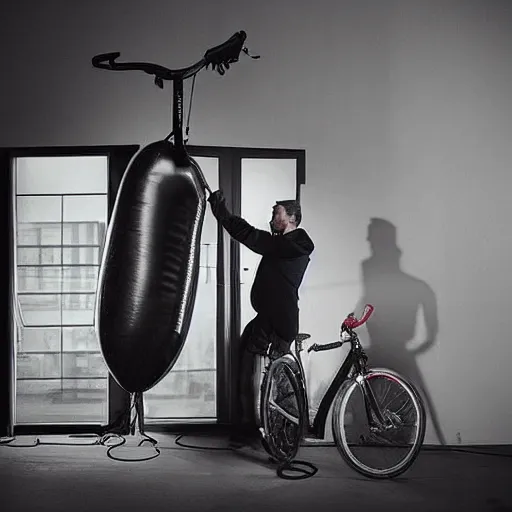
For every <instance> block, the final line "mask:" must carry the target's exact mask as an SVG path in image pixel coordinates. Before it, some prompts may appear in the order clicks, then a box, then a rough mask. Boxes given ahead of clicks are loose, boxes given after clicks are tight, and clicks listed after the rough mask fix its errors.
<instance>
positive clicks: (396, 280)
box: [361, 218, 445, 445]
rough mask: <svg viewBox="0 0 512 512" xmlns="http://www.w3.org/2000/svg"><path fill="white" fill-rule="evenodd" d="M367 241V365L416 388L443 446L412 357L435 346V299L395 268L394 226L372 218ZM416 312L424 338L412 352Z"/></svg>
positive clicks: (364, 269)
mask: <svg viewBox="0 0 512 512" xmlns="http://www.w3.org/2000/svg"><path fill="white" fill-rule="evenodd" d="M367 240H368V242H369V244H370V249H371V256H370V257H369V258H368V259H366V260H364V261H363V262H362V263H361V270H362V279H363V297H362V300H361V302H362V303H366V304H372V305H373V306H375V311H374V313H373V315H372V317H371V318H370V320H369V321H368V323H367V328H368V335H369V339H370V346H369V348H368V349H366V351H367V354H368V358H369V365H370V366H371V367H385V368H389V369H390V370H394V371H396V372H398V373H399V374H401V375H403V376H404V377H405V378H406V379H407V380H410V381H411V382H412V383H413V384H414V385H415V386H416V387H417V388H418V391H419V392H420V393H421V395H422V396H423V398H424V401H425V406H426V409H427V414H429V413H430V417H431V419H432V424H433V427H434V429H435V432H436V435H437V437H438V439H439V442H440V443H441V444H443V445H444V444H445V439H444V435H443V433H442V430H441V427H440V425H439V421H438V417H437V414H436V411H435V408H434V405H433V403H432V400H431V398H430V395H429V393H428V390H427V389H426V386H425V382H424V379H423V376H422V374H421V372H420V369H419V366H418V363H417V357H418V356H419V355H420V354H423V353H425V352H426V351H427V350H429V349H430V348H431V347H432V345H433V344H434V343H435V341H436V337H437V333H438V318H437V300H436V296H435V294H434V292H433V290H432V289H431V288H430V286H429V285H428V284H427V283H425V282H424V281H421V280H420V279H417V278H415V277H413V276H411V275H408V274H406V273H405V272H403V271H402V270H401V269H400V257H401V255H402V251H401V250H400V249H399V248H398V246H397V243H396V227H395V226H394V225H393V224H392V223H391V222H389V221H387V220H385V219H379V218H372V219H371V220H370V224H369V226H368V237H367ZM420 308H421V309H422V310H423V316H424V319H425V328H426V339H425V340H424V341H423V342H422V343H421V344H420V345H417V346H416V347H415V348H410V347H409V346H408V345H409V344H410V343H411V341H412V340H413V339H414V336H415V333H416V319H417V315H418V312H419V310H420Z"/></svg>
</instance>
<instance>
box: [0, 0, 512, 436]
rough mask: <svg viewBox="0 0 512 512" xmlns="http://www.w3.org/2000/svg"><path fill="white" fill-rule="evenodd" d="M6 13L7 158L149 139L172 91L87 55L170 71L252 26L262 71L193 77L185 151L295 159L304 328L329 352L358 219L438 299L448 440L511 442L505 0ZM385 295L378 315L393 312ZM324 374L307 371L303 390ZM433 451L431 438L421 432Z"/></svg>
mask: <svg viewBox="0 0 512 512" xmlns="http://www.w3.org/2000/svg"><path fill="white" fill-rule="evenodd" d="M4 9H6V8H4ZM7 10H8V11H9V12H8V13H7V16H8V22H7V23H5V24H4V26H3V31H2V34H1V35H0V38H1V39H2V40H1V43H2V44H0V52H1V55H0V56H1V57H2V63H3V64H2V66H3V72H4V73H5V74H4V77H5V78H4V79H3V80H2V82H1V85H0V87H1V88H2V91H1V96H0V102H1V103H0V105H1V115H2V123H1V124H0V145H5V146H18V145H23V146H25V145H72V144H77V145H80V144H128V143H141V144H144V143H146V142H149V141H150V140H153V139H156V138H161V137H163V136H165V135H166V134H167V133H168V131H169V120H170V113H169V99H170V89H168V90H165V91H163V92H162V91H161V90H159V89H158V88H156V87H155V86H154V85H153V84H152V80H151V77H149V76H147V75H144V74H143V73H139V74H137V73H135V72H131V73H113V72H106V71H100V70H96V69H93V68H92V67H91V64H90V60H91V57H92V56H93V55H95V54H97V53H102V52H108V51H120V52H121V56H122V58H123V59H126V60H151V61H155V62H159V63H162V64H168V65H173V66H182V65H186V64H188V63H189V62H191V61H194V60H195V59H196V57H198V56H200V55H202V53H203V52H204V50H205V49H206V48H208V47H210V46H212V45H215V44H217V43H219V42H221V41H223V40H224V39H227V38H228V37H229V36H231V35H232V33H233V32H235V31H237V30H240V29H243V30H246V31H247V33H248V36H249V37H248V40H247V44H248V46H249V48H250V49H252V50H253V51H254V52H256V53H260V54H261V55H262V58H261V60H259V61H252V60H249V59H247V58H242V59H241V62H240V63H239V64H237V65H236V66H234V67H233V68H232V69H231V70H230V71H229V72H228V73H227V74H226V75H225V76H224V77H218V76H216V75H213V74H211V73H203V74H201V75H200V76H199V78H198V81H197V83H196V96H195V98H194V105H193V113H192V128H191V143H193V144H199V145H201V144H205V145H206V144H208V145H233V146H236V145H243V146H259V147H282V148H284V147H290V148H305V149H306V150H307V185H306V187H305V189H304V191H303V207H304V215H305V219H304V227H306V228H307V229H308V230H309V232H310V234H311V236H312V237H313V239H314V240H315V242H316V247H317V249H316V252H315V254H314V259H313V261H312V264H311V267H310V270H309V272H308V275H307V278H306V282H305V284H304V289H303V293H302V299H303V300H302V307H301V311H302V329H303V330H306V331H308V332H310V333H312V334H313V335H314V337H315V338H316V339H317V340H318V341H322V340H325V341H329V340H332V339H333V338H335V337H336V336H337V333H338V328H339V323H340V321H341V319H342V317H343V315H344V314H345V313H347V312H349V311H350V310H351V309H352V308H353V306H354V304H355V302H356V301H357V300H358V299H359V298H360V293H361V285H360V264H361V261H362V260H363V259H365V258H367V257H368V255H369V250H368V244H367V242H366V229H367V225H368V222H369V219H370V217H380V218H384V219H387V220H388V221H390V222H392V223H393V224H394V225H395V226H396V227H397V243H398V246H399V247H400V249H401V250H402V261H401V263H402V269H403V270H404V271H405V272H407V273H409V274H411V275H412V276H415V277H417V278H419V279H421V280H423V281H424V282H426V283H427V284H428V285H429V286H430V287H431V289H432V290H433V292H434V293H435V297H436V299H437V306H438V317H439V334H438V336H437V340H436V343H435V344H434V346H433V347H432V348H431V349H430V350H429V351H427V352H426V353H424V354H422V355H421V356H418V358H417V363H418V365H419V370H420V371H421V373H422V374H423V376H424V380H425V386H426V387H427V388H428V391H429V393H430V395H431V397H432V401H433V403H434V404H435V408H436V410H437V413H438V415H439V420H440V423H441V426H442V429H443V431H444V435H445V437H446V441H447V442H448V443H455V442H456V440H457V433H460V436H461V440H462V443H510V442H512V407H511V402H510V398H509V396H510V389H511V388H512V377H511V372H510V369H509V361H510V360H511V356H512V343H511V335H510V332H512V315H510V312H509V310H510V290H511V289H512V286H511V285H512V272H510V264H509V262H510V261H511V259H512V258H511V252H512V231H511V229H510V227H509V225H508V223H509V220H510V218H511V213H512V201H510V197H509V196H510V193H511V184H512V177H511V175H510V166H511V162H512V144H511V141H512V137H511V134H512V83H511V82H512V55H511V54H512V3H511V2H507V1H492V0H485V1H484V0H481V1H476V0H473V1H471V0H467V1H462V0H460V1H459V0H431V1H419V0H403V1H398V0H396V1H382V0H374V1H369V0H353V1H343V0H332V1H329V0H318V1H317V2H297V1H292V0H286V1H283V0H258V1H257V2H256V1H253V2H247V1H244V0H236V1H235V0H218V1H215V2H207V1H204V2H199V1H198V0H189V1H187V2H185V3H184V2H174V1H170V0H168V1H163V0H159V1H149V0H148V1H147V2H135V1H132V2H130V3H129V2H121V1H117V2H114V1H102V2H99V1H88V2H81V3H78V2H64V1H62V0H61V1H48V2H37V3H36V2H27V1H25V0H20V1H18V2H17V3H14V2H12V3H10V5H9V7H7ZM404 282H405V281H404ZM407 282H409V281H407ZM390 286H391V285H390ZM404 286H405V285H404ZM419 286H420V287H421V284H420V285H419ZM413 288H414V287H413ZM397 290H400V286H398V285H397V286H395V288H388V292H387V293H384V294H383V295H382V296H381V298H380V299H379V300H380V301H381V303H382V304H384V306H385V307H381V309H380V310H381V311H383V310H386V308H388V309H387V310H388V311H391V312H392V314H393V315H397V316H400V314H401V311H400V307H404V300H403V296H402V294H399V293H397ZM411 293H414V290H413V292H411ZM319 304H321V306H319ZM405 305H406V304H405ZM404 311H405V310H404ZM403 315H406V313H405V312H404V313H403ZM319 317H321V321H319ZM404 317H405V316H404ZM388 327H389V326H388ZM395 327H396V326H395ZM391 328H392V327H389V329H391ZM383 330H384V331H385V328H384V329H383ZM384 334H386V333H384ZM387 334H389V332H388V333H387ZM422 336H423V333H422V328H418V333H417V335H416V338H417V340H416V342H419V341H421V339H420V338H421V337H422ZM378 341H379V340H373V342H374V343H377V342H378ZM367 342H368V343H369V340H367ZM390 352H392V351H391V350H390V351H388V353H390ZM403 353H404V349H402V355H403ZM333 359H334V358H333V357H332V354H329V355H327V354H322V355H321V354H318V355H317V356H315V361H316V363H315V364H316V366H315V368H316V370H317V377H316V378H315V379H314V381H313V382H312V384H313V388H314V389H313V391H315V390H317V389H319V386H320V385H321V381H322V380H328V379H329V377H330V375H331V373H332V370H333V369H334V366H335V365H334V362H333ZM402 362H403V361H402ZM406 364H409V365H410V364H411V361H409V362H408V363H407V361H406ZM318 372H320V373H321V375H318ZM427 441H430V442H437V438H436V436H435V433H434V432H433V429H432V428H430V425H429V431H428V434H427Z"/></svg>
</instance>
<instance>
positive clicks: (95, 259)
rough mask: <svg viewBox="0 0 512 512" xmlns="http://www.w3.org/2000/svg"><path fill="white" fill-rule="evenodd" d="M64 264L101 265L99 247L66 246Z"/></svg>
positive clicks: (63, 254) (63, 256)
mask: <svg viewBox="0 0 512 512" xmlns="http://www.w3.org/2000/svg"><path fill="white" fill-rule="evenodd" d="M62 263H63V264H64V265H99V263H100V249H99V247H92V246H91V247H64V248H63V249H62Z"/></svg>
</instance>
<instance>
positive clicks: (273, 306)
mask: <svg viewBox="0 0 512 512" xmlns="http://www.w3.org/2000/svg"><path fill="white" fill-rule="evenodd" d="M208 201H209V202H210V204H211V208H212V212H213V215H214V216H215V217H216V218H217V220H218V221H219V222H220V223H221V224H222V226H223V227H224V228H225V229H226V231H227V232H228V233H229V234H230V235H231V237H232V238H233V239H234V240H236V241H238V242H240V243H242V244H244V245H245V246H246V247H248V248H249V249H251V250H252V251H254V252H256V253H257V254H261V256H262V259H261V261H260V264H259V266H258V270H257V272H256V277H255V279H254V283H253V286H252V289H251V305H252V307H253V309H254V310H255V311H256V313H257V314H256V317H255V318H253V319H252V320H251V321H250V322H249V323H248V324H247V326H246V327H245V329H244V332H243V333H242V337H241V340H240V368H239V380H238V386H239V390H238V396H239V400H240V404H239V406H240V415H241V418H240V423H239V424H238V428H237V430H238V432H237V433H238V436H235V437H238V440H239V441H240V442H242V443H244V442H249V443H251V441H253V440H254V439H255V438H258V436H259V433H258V430H257V426H256V420H255V417H254V390H253V389H252V387H253V384H252V382H253V381H252V378H253V371H254V359H255V355H256V354H260V355H264V354H265V353H266V352H267V350H268V348H269V346H272V352H273V353H274V354H276V355H280V354H283V353H287V352H289V350H290V345H291V343H292V342H293V340H294V339H295V337H296V335H297V333H298V331H299V308H298V301H299V294H298V290H299V287H300V284H301V282H302V278H303V277H304V273H305V271H306V268H307V266H308V264H309V261H310V255H311V253H312V252H313V250H314V248H315V246H314V244H313V241H312V240H311V238H310V237H309V235H308V234H307V233H306V231H305V230H304V229H302V228H299V225H300V223H301V220H302V213H301V208H300V205H299V203H298V202H297V201H278V202H277V204H276V205H275V206H274V207H273V211H272V220H271V222H270V226H271V229H272V233H269V232H267V231H263V230H260V229H256V228H255V227H253V226H251V225H250V224H249V223H248V222H246V221H245V220H244V219H242V218H241V217H238V216H236V215H233V214H232V213H231V212H230V211H229V210H228V208H227V207H226V200H225V198H224V197H223V195H222V192H220V191H216V192H213V193H212V194H211V195H210V197H209V198H208Z"/></svg>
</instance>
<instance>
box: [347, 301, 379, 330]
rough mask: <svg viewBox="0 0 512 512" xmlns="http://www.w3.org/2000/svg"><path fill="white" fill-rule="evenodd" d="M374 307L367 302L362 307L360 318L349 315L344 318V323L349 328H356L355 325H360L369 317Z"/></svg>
mask: <svg viewBox="0 0 512 512" xmlns="http://www.w3.org/2000/svg"><path fill="white" fill-rule="evenodd" d="M374 309H375V308H374V307H373V306H372V305H371V304H367V305H366V306H365V308H364V312H363V316H362V317H361V319H360V320H358V319H357V318H356V317H349V318H347V319H346V320H345V322H344V323H345V325H346V326H347V327H349V328H350V329H356V328H357V327H360V326H361V325H363V324H364V323H365V322H366V321H367V320H368V319H369V318H370V316H371V315H372V313H373V310H374Z"/></svg>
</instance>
